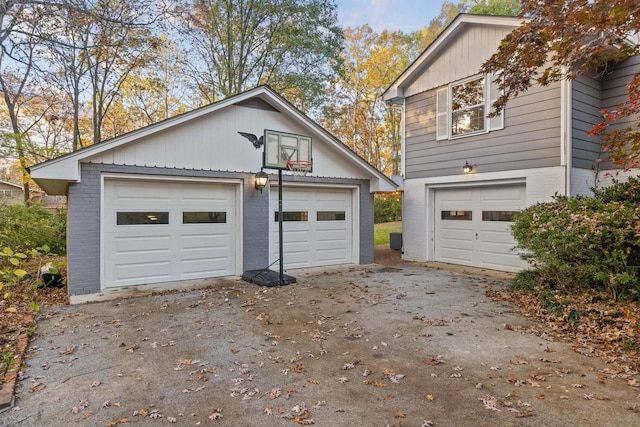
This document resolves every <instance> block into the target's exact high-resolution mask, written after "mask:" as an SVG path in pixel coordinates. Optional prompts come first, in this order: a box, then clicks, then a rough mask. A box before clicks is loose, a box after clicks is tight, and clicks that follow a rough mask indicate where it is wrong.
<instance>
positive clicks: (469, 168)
mask: <svg viewBox="0 0 640 427" xmlns="http://www.w3.org/2000/svg"><path fill="white" fill-rule="evenodd" d="M472 170H473V166H471V165H470V164H469V162H464V166H463V167H462V173H463V174H465V175H466V174H470V173H471V171H472Z"/></svg>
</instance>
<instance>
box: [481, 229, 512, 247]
mask: <svg viewBox="0 0 640 427" xmlns="http://www.w3.org/2000/svg"><path fill="white" fill-rule="evenodd" d="M479 236H480V239H481V240H482V242H483V243H506V244H508V245H510V246H514V241H513V237H512V236H511V233H510V232H509V229H507V228H503V229H502V230H483V231H481V232H480V234H479Z"/></svg>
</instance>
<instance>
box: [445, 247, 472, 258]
mask: <svg viewBox="0 0 640 427" xmlns="http://www.w3.org/2000/svg"><path fill="white" fill-rule="evenodd" d="M440 257H441V259H440V261H445V262H447V261H455V260H463V261H468V262H471V261H473V250H471V249H460V248H451V247H442V249H441V251H440Z"/></svg>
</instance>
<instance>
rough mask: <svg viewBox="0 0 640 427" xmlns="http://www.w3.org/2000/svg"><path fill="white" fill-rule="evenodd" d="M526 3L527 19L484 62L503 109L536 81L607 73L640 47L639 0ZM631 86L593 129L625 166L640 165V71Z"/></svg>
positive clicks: (526, 0) (613, 157) (531, 0)
mask: <svg viewBox="0 0 640 427" xmlns="http://www.w3.org/2000/svg"><path fill="white" fill-rule="evenodd" d="M521 7H522V10H521V13H520V15H519V16H520V17H521V18H523V23H522V25H521V26H520V27H519V28H517V29H515V30H513V31H512V32H511V33H510V34H508V35H507V36H506V37H505V38H504V40H503V41H502V43H501V45H500V47H499V49H498V52H497V53H495V54H494V55H493V56H492V57H491V58H490V59H489V60H488V61H486V62H485V63H484V64H483V65H482V71H483V72H484V73H493V74H495V75H496V76H497V79H496V82H497V83H498V84H499V85H500V88H501V89H503V91H504V94H503V95H502V96H501V97H500V98H499V99H498V100H497V101H496V103H495V104H494V106H495V107H496V108H497V109H498V110H500V109H502V108H503V107H504V105H505V103H506V102H507V101H508V100H509V99H511V98H513V97H514V96H517V95H518V94H519V93H522V92H525V91H526V90H527V89H529V88H530V87H531V86H532V85H534V84H540V85H543V86H545V85H548V84H550V83H552V82H557V81H560V80H563V79H575V78H576V77H577V76H579V75H581V74H583V73H589V72H591V73H601V74H604V73H606V72H607V65H608V64H610V63H611V62H621V61H624V60H625V59H628V58H630V57H632V56H634V55H638V54H639V53H640V44H639V43H638V42H639V41H640V37H639V35H640V2H638V0H614V1H611V0H550V1H538V0H522V1H521ZM627 88H628V95H629V97H628V99H627V101H626V102H624V103H622V104H620V105H618V106H617V107H616V108H615V109H610V110H606V111H603V121H602V123H600V124H599V125H597V126H596V127H595V128H594V129H593V130H592V132H591V133H592V134H594V135H602V141H603V143H604V150H605V151H606V152H607V156H608V159H609V160H612V161H613V162H614V163H615V164H616V165H617V166H619V167H623V168H631V167H638V166H640V123H639V122H638V119H637V118H638V113H639V112H640V103H639V100H640V74H635V76H633V78H632V80H631V81H630V82H629V83H628V86H627Z"/></svg>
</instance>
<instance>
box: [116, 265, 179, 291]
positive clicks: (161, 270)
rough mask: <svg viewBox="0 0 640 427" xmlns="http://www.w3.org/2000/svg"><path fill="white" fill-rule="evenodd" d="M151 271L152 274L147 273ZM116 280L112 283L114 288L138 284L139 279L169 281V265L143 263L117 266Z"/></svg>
mask: <svg viewBox="0 0 640 427" xmlns="http://www.w3.org/2000/svg"><path fill="white" fill-rule="evenodd" d="M149 269H152V271H153V273H152V274H150V273H149ZM115 273H116V277H117V280H116V281H115V282H114V284H115V285H116V286H126V285H130V284H134V283H138V282H139V281H140V280H141V279H144V280H145V281H146V280H155V281H158V280H169V279H170V278H171V263H170V262H169V261H163V262H145V263H131V264H122V263H121V264H118V265H117V266H116V267H115Z"/></svg>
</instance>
